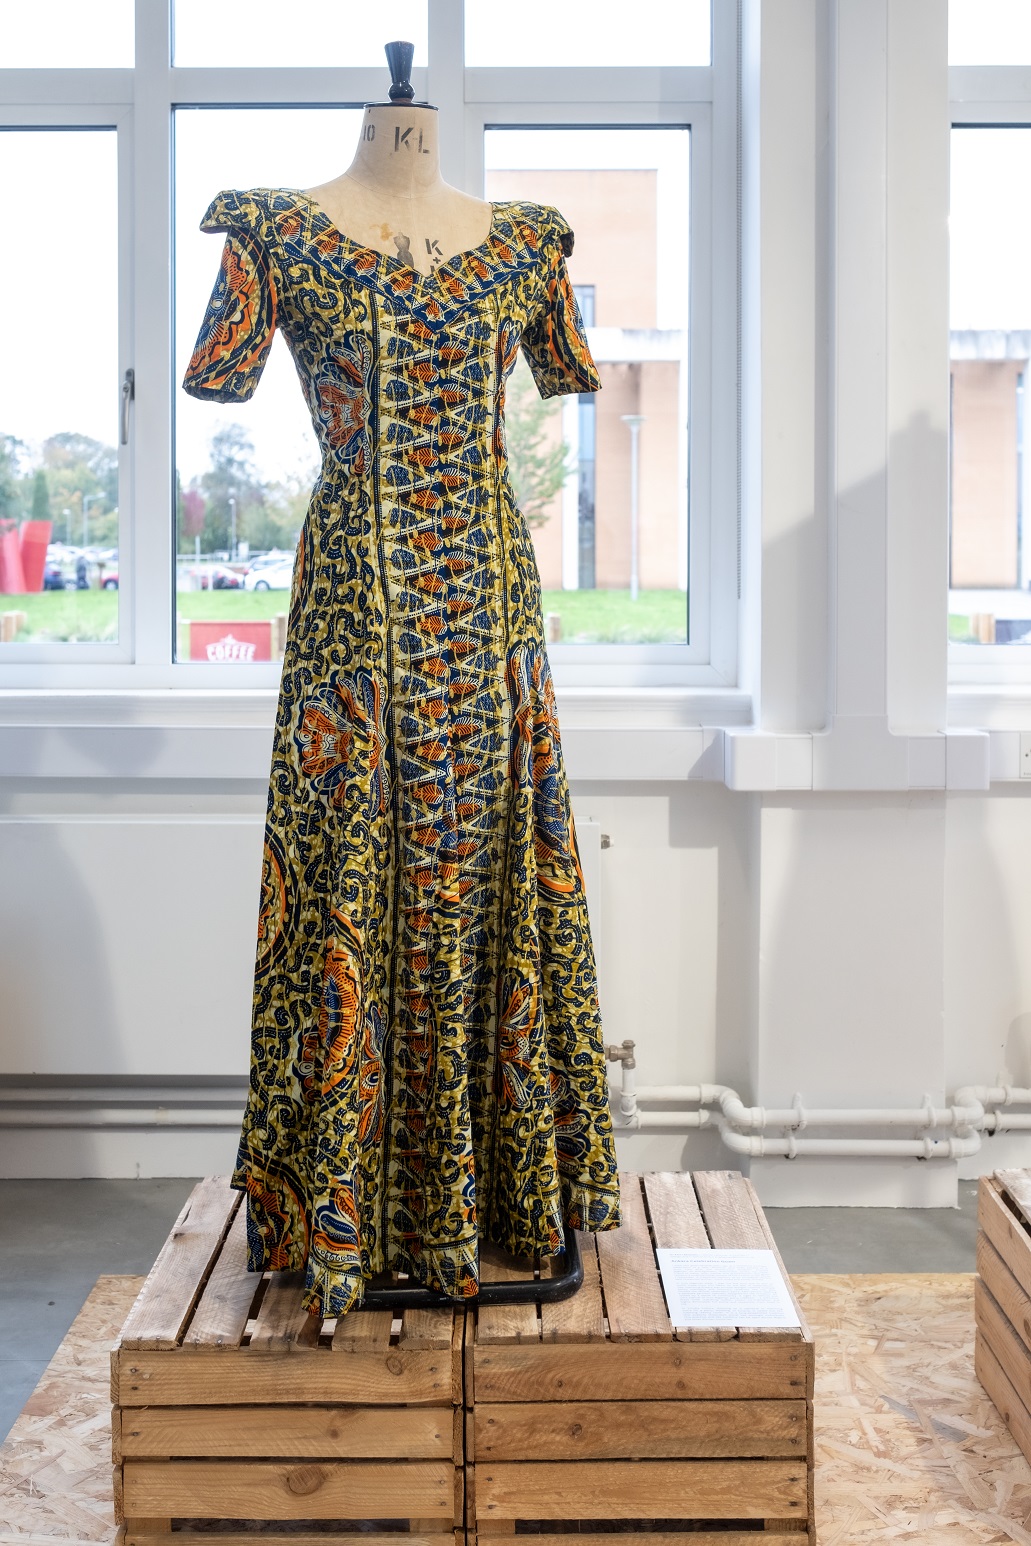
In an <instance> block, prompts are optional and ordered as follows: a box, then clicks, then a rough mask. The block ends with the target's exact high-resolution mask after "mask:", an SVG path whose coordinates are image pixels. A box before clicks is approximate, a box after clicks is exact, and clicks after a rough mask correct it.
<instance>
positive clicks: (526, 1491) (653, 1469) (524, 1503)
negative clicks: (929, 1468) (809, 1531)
mask: <svg viewBox="0 0 1031 1546" xmlns="http://www.w3.org/2000/svg"><path fill="white" fill-rule="evenodd" d="M700 1345H704V1344H700ZM527 1509H532V1510H533V1512H532V1514H529V1515H528V1514H527ZM492 1515H493V1516H496V1517H499V1518H504V1519H525V1518H535V1519H538V1518H539V1519H555V1518H558V1519H766V1518H770V1517H773V1516H776V1517H778V1518H784V1517H789V1516H792V1515H794V1516H795V1517H797V1518H799V1519H804V1518H805V1517H806V1468H805V1463H804V1461H803V1462H799V1461H797V1460H641V1461H633V1460H628V1461H619V1460H604V1461H594V1460H576V1461H553V1462H550V1463H549V1462H540V1461H531V1462H527V1463H525V1464H522V1465H509V1464H494V1463H488V1464H486V1465H482V1464H481V1465H477V1467H476V1516H477V1518H478V1519H489V1518H490V1517H491V1516H492Z"/></svg>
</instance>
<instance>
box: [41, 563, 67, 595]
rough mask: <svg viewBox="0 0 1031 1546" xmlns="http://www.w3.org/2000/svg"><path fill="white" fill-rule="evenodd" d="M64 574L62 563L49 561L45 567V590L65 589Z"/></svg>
mask: <svg viewBox="0 0 1031 1546" xmlns="http://www.w3.org/2000/svg"><path fill="white" fill-rule="evenodd" d="M64 588H65V583H64V575H63V574H62V573H61V566H60V564H55V563H51V562H48V563H47V564H46V565H45V566H44V569H43V589H44V590H64Z"/></svg>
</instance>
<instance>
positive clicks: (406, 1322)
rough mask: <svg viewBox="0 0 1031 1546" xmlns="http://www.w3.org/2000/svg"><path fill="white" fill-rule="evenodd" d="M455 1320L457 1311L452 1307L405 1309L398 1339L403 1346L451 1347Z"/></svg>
mask: <svg viewBox="0 0 1031 1546" xmlns="http://www.w3.org/2000/svg"><path fill="white" fill-rule="evenodd" d="M458 1313H459V1314H461V1313H462V1312H461V1311H459V1312H458ZM454 1322H455V1311H454V1310H450V1309H441V1310H405V1311H404V1313H403V1314H402V1316H401V1332H400V1336H399V1338H398V1341H399V1343H400V1345H401V1347H423V1348H434V1347H450V1346H451V1332H452V1329H453V1327H454Z"/></svg>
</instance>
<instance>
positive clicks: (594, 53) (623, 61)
mask: <svg viewBox="0 0 1031 1546" xmlns="http://www.w3.org/2000/svg"><path fill="white" fill-rule="evenodd" d="M518 16H519V21H518V26H516V25H514V24H513V13H512V11H511V10H510V8H509V7H508V6H503V5H488V4H485V3H484V0H466V3H465V58H466V63H467V64H470V65H494V66H499V65H518V66H521V67H523V68H533V69H537V70H539V69H541V68H542V67H546V66H547V65H649V64H652V65H660V64H665V65H685V64H696V65H697V64H701V65H706V64H709V63H710V62H711V57H712V40H711V35H710V20H709V0H639V3H638V4H636V5H634V7H633V9H632V11H630V10H628V8H627V6H626V5H624V4H622V3H617V0H565V3H564V4H563V5H562V7H561V11H560V13H559V14H558V20H557V21H556V8H555V5H554V0H520V5H519V12H518Z"/></svg>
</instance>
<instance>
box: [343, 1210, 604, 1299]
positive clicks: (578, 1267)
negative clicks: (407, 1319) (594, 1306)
mask: <svg viewBox="0 0 1031 1546" xmlns="http://www.w3.org/2000/svg"><path fill="white" fill-rule="evenodd" d="M565 1258H566V1270H565V1272H563V1273H562V1274H561V1276H560V1277H554V1278H525V1279H521V1278H517V1279H515V1280H514V1281H512V1282H510V1283H481V1284H480V1288H479V1292H478V1293H476V1294H470V1295H467V1296H463V1297H461V1298H453V1297H452V1296H451V1295H450V1294H442V1293H439V1292H438V1290H437V1289H435V1288H423V1287H422V1286H421V1285H419V1284H415V1283H413V1284H411V1285H409V1284H407V1283H396V1284H393V1285H391V1287H389V1288H367V1289H366V1290H365V1294H364V1297H363V1299H362V1302H361V1304H360V1305H358V1307H357V1308H358V1309H359V1310H430V1309H439V1308H440V1307H441V1306H446V1305H450V1306H451V1307H452V1308H454V1307H455V1306H457V1305H476V1304H485V1305H487V1304H554V1303H555V1301H556V1300H558V1299H568V1298H569V1297H570V1295H572V1294H575V1293H576V1291H577V1289H578V1288H579V1287H580V1285H581V1283H582V1282H583V1280H584V1264H583V1259H582V1257H581V1255H580V1242H579V1240H578V1239H577V1238H576V1230H575V1229H571V1228H570V1227H569V1225H568V1224H567V1225H566V1249H565Z"/></svg>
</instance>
